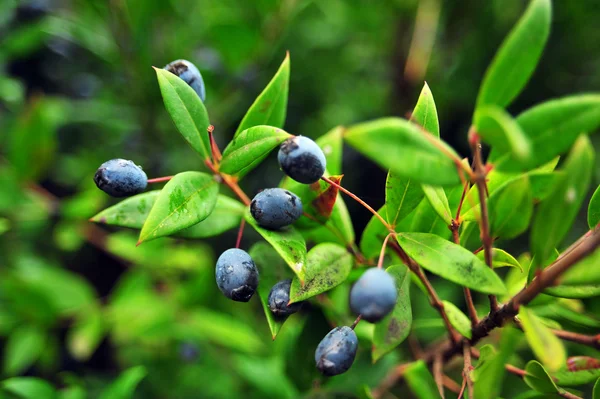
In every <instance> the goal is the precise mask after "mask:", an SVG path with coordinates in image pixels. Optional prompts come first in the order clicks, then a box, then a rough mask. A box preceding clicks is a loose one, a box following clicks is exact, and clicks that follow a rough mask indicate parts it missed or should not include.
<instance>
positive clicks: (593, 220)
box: [587, 186, 600, 230]
mask: <svg viewBox="0 0 600 399" xmlns="http://www.w3.org/2000/svg"><path fill="white" fill-rule="evenodd" d="M587 220H588V226H590V230H593V229H594V228H595V227H596V225H597V224H598V223H600V186H598V187H596V191H594V195H592V199H590V204H589V205H588V216H587Z"/></svg>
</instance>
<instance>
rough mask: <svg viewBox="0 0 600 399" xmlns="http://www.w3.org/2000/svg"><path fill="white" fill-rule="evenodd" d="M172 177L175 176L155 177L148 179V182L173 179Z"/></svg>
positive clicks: (161, 181)
mask: <svg viewBox="0 0 600 399" xmlns="http://www.w3.org/2000/svg"><path fill="white" fill-rule="evenodd" d="M172 178H173V176H165V177H155V178H154V179H148V184H152V183H163V182H166V181H169V180H171V179H172Z"/></svg>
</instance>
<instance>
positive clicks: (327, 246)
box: [290, 243, 354, 303]
mask: <svg viewBox="0 0 600 399" xmlns="http://www.w3.org/2000/svg"><path fill="white" fill-rule="evenodd" d="M353 265H354V262H353V259H352V255H350V253H349V252H348V251H347V250H346V248H344V247H341V246H339V245H337V244H333V243H322V244H319V245H317V246H315V247H314V248H312V249H311V250H310V251H309V252H308V255H307V257H306V278H305V280H304V286H303V285H302V284H301V282H300V280H299V279H298V278H297V277H296V278H294V279H293V280H292V287H291V288H290V303H293V302H300V301H304V300H306V299H309V298H312V297H313V296H316V295H318V294H321V293H323V292H325V291H329V290H330V289H332V288H334V287H336V286H338V285H340V284H341V283H343V282H344V281H346V278H348V274H350V270H352V266H353Z"/></svg>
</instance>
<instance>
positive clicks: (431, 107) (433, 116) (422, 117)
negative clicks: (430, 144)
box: [410, 82, 440, 138]
mask: <svg viewBox="0 0 600 399" xmlns="http://www.w3.org/2000/svg"><path fill="white" fill-rule="evenodd" d="M410 120H411V121H413V122H416V123H417V124H418V125H420V126H421V127H423V129H425V130H426V131H428V132H429V133H431V134H432V135H434V136H435V137H437V138H439V137H440V124H439V122H438V115H437V108H436V106H435V101H434V100H433V94H432V93H431V89H429V85H428V84H427V82H425V84H424V85H423V89H422V90H421V94H419V99H418V100H417V105H415V109H414V110H413V112H412V115H411V117H410Z"/></svg>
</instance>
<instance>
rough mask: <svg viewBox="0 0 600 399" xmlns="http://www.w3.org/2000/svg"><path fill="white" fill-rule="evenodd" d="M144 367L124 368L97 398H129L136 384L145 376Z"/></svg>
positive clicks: (131, 396)
mask: <svg viewBox="0 0 600 399" xmlns="http://www.w3.org/2000/svg"><path fill="white" fill-rule="evenodd" d="M146 374H147V372H146V368H145V367H144V366H136V367H132V368H130V369H127V370H125V371H124V372H122V373H121V375H120V376H119V377H118V378H117V379H116V380H115V381H113V382H112V383H111V384H110V385H109V386H108V387H107V388H105V389H104V390H103V391H102V394H101V395H100V397H99V399H131V398H133V394H134V392H135V389H136V388H137V386H138V384H139V383H140V382H141V381H142V380H143V379H144V377H146Z"/></svg>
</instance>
